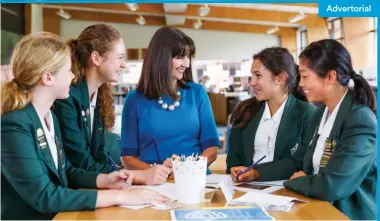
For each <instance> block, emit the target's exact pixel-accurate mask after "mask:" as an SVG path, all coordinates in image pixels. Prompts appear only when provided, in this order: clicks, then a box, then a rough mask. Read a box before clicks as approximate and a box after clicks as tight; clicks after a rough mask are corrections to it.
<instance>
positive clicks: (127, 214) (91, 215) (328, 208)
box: [54, 189, 348, 220]
mask: <svg viewBox="0 0 380 221" xmlns="http://www.w3.org/2000/svg"><path fill="white" fill-rule="evenodd" d="M216 194H217V195H219V197H216V198H215V200H213V202H205V203H201V204H196V205H190V206H187V207H182V208H178V209H201V208H203V209H204V208H208V207H223V206H224V205H225V199H224V198H223V197H222V196H223V195H221V194H222V192H221V190H218V192H217V193H216ZM243 194H245V193H244V192H240V191H236V192H235V195H234V198H237V197H240V196H242V195H243ZM274 194H276V195H282V196H290V197H296V198H298V199H300V200H306V201H308V202H307V203H301V202H296V203H295V204H294V205H293V207H292V209H291V210H290V212H269V214H270V215H271V216H272V217H274V218H275V219H276V220H326V219H329V220H348V217H346V216H345V215H344V214H343V213H341V212H340V211H339V210H338V209H336V208H335V207H334V206H333V205H331V204H330V203H329V202H326V201H320V200H316V199H312V198H308V197H305V196H303V195H300V194H297V193H294V192H291V191H288V190H286V189H280V190H278V191H276V192H274ZM211 196H212V193H208V194H206V198H210V197H211ZM54 220H171V217H170V211H169V210H167V211H159V210H154V209H151V208H144V209H140V210H131V209H127V208H122V207H117V206H113V207H108V208H101V209H96V210H95V211H78V212H61V213H58V214H57V215H56V216H55V217H54Z"/></svg>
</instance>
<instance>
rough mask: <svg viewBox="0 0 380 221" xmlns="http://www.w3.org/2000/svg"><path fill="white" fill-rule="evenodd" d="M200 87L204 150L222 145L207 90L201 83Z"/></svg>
mask: <svg viewBox="0 0 380 221" xmlns="http://www.w3.org/2000/svg"><path fill="white" fill-rule="evenodd" d="M199 88H200V90H199V96H200V102H199V121H200V143H201V149H202V151H203V150H205V149H207V148H209V147H213V146H220V141H219V136H218V133H217V130H216V124H215V120H214V114H213V113H212V108H211V103H210V100H209V98H208V95H207V92H206V90H205V89H204V88H203V87H202V86H200V85H199Z"/></svg>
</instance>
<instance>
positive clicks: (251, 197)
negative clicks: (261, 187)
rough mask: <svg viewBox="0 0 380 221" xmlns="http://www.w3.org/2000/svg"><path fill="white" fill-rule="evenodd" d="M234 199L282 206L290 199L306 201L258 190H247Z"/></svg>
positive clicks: (290, 200)
mask: <svg viewBox="0 0 380 221" xmlns="http://www.w3.org/2000/svg"><path fill="white" fill-rule="evenodd" d="M234 201H240V202H247V203H257V204H260V205H261V204H262V205H274V206H284V205H288V204H289V203H290V202H292V201H299V202H306V201H303V200H300V199H297V198H294V197H287V196H279V195H273V194H267V193H259V192H249V193H246V194H244V195H243V196H241V197H239V198H236V199H234Z"/></svg>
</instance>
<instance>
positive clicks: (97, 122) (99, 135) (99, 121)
mask: <svg viewBox="0 0 380 221" xmlns="http://www.w3.org/2000/svg"><path fill="white" fill-rule="evenodd" d="M98 103H99V102H98V101H97V102H96V108H95V111H94V123H93V131H92V134H93V136H92V141H91V147H92V148H91V149H92V150H91V151H92V152H93V156H96V154H97V151H98V149H99V147H100V143H101V141H102V139H103V134H104V126H103V118H102V117H101V116H100V112H99V105H98Z"/></svg>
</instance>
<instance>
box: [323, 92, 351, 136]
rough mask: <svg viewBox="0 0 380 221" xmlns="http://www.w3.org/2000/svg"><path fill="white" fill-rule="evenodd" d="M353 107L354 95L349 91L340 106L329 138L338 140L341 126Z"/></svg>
mask: <svg viewBox="0 0 380 221" xmlns="http://www.w3.org/2000/svg"><path fill="white" fill-rule="evenodd" d="M351 105H352V94H351V91H347V94H346V96H345V97H344V98H343V100H342V103H341V104H340V107H339V110H338V113H337V115H336V118H335V121H334V124H333V127H332V129H331V132H330V136H329V138H332V139H336V138H337V136H338V134H339V130H340V129H341V128H342V127H341V125H342V124H343V121H344V120H345V119H346V117H347V114H348V112H349V111H350V107H351Z"/></svg>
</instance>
